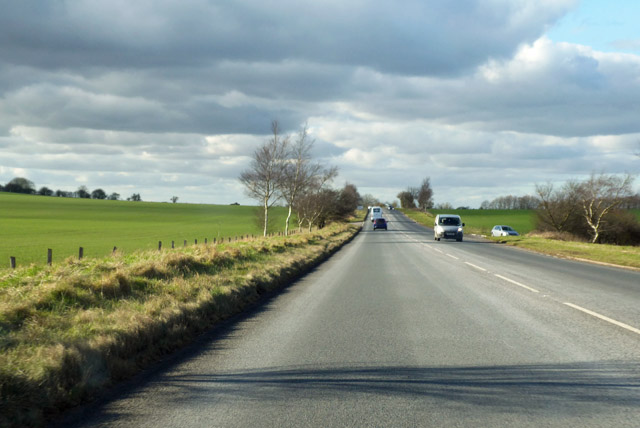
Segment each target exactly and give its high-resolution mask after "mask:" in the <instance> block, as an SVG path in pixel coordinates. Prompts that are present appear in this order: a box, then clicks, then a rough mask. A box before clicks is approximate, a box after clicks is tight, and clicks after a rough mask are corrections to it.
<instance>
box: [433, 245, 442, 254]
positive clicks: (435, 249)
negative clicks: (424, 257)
mask: <svg viewBox="0 0 640 428" xmlns="http://www.w3.org/2000/svg"><path fill="white" fill-rule="evenodd" d="M432 248H433V247H432ZM433 250H434V251H437V252H439V253H440V254H442V251H440V250H438V249H437V248H433Z"/></svg>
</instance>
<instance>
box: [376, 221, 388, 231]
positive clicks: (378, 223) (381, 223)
mask: <svg viewBox="0 0 640 428" xmlns="http://www.w3.org/2000/svg"><path fill="white" fill-rule="evenodd" d="M376 229H384V230H387V220H385V219H383V218H377V219H375V220H374V222H373V230H376Z"/></svg>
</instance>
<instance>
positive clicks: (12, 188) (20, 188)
mask: <svg viewBox="0 0 640 428" xmlns="http://www.w3.org/2000/svg"><path fill="white" fill-rule="evenodd" d="M4 191H5V192H12V193H25V194H28V195H33V194H35V193H36V186H35V185H34V184H33V181H31V180H27V179H26V178H22V177H16V178H14V179H12V180H11V181H10V182H8V183H7V184H6V185H5V186H4Z"/></svg>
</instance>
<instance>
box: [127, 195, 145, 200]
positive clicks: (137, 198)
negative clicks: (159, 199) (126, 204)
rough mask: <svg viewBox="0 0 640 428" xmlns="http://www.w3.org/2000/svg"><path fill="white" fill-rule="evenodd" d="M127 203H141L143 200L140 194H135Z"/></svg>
mask: <svg viewBox="0 0 640 428" xmlns="http://www.w3.org/2000/svg"><path fill="white" fill-rule="evenodd" d="M127 201H133V202H141V201H142V198H141V197H140V193H134V194H132V195H131V196H129V197H128V198H127Z"/></svg>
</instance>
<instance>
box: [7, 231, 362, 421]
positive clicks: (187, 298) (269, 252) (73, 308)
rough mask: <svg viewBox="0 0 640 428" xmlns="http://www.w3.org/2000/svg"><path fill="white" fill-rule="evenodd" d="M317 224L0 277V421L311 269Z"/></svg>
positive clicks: (117, 370)
mask: <svg viewBox="0 0 640 428" xmlns="http://www.w3.org/2000/svg"><path fill="white" fill-rule="evenodd" d="M358 231H359V227H357V226H354V225H333V226H330V227H327V228H325V229H323V230H321V231H317V232H314V233H307V234H302V235H294V236H291V237H287V238H285V237H276V238H266V239H257V240H253V241H247V242H237V243H233V244H219V245H215V246H214V245H209V246H205V245H198V246H192V247H189V248H186V249H182V250H171V251H165V252H161V253H158V252H157V251H155V252H152V251H149V252H140V253H136V254H133V255H127V256H123V255H116V256H115V257H109V258H104V259H93V260H89V259H87V260H83V261H74V260H68V261H67V262H65V263H64V264H60V265H57V266H56V265H54V266H53V267H35V266H33V267H29V268H25V269H21V270H16V271H13V272H7V273H3V276H1V277H0V349H1V354H0V426H37V425H41V424H43V423H44V421H45V419H46V417H47V415H48V414H51V413H55V412H59V411H61V410H62V409H65V408H68V407H70V406H74V405H76V404H79V403H81V402H83V401H85V400H86V399H88V398H90V397H91V396H92V395H93V394H95V393H96V392H97V391H99V390H101V389H103V388H105V387H107V386H108V385H110V384H112V383H113V382H115V381H118V380H120V379H124V378H126V377H129V376H131V375H132V374H134V373H136V372H137V371H139V370H140V369H141V368H142V367H145V366H146V365H148V364H149V363H150V362H153V361H156V360H157V359H158V358H160V357H161V356H162V355H164V354H167V353H169V352H171V351H172V350H175V349H177V348H178V347H181V346H183V345H184V344H186V343H187V342H189V341H191V340H192V339H193V338H194V337H195V336H196V335H198V334H200V333H201V332H203V331H204V330H207V329H209V328H211V327H212V326H213V325H215V324H216V323H217V322H219V321H220V320H222V319H224V318H227V317H229V316H231V315H233V314H235V313H238V312H240V311H241V310H242V309H243V308H244V307H246V306H247V305H248V304H251V303H253V302H255V301H256V300H257V299H258V298H259V297H260V295H261V294H264V293H265V292H268V291H271V290H275V289H278V288H280V287H282V286H284V285H285V284H287V283H288V282H290V281H291V280H292V279H293V278H295V277H298V276H299V275H301V274H302V273H304V272H306V271H307V270H308V269H310V268H311V267H313V266H315V265H317V264H318V263H319V262H321V261H322V260H324V259H325V258H326V257H328V255H330V254H331V253H333V252H334V251H336V250H337V249H338V248H340V246H342V245H343V244H344V243H345V242H347V241H349V240H350V239H351V238H353V236H355V234H356V233H357V232H358Z"/></svg>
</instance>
